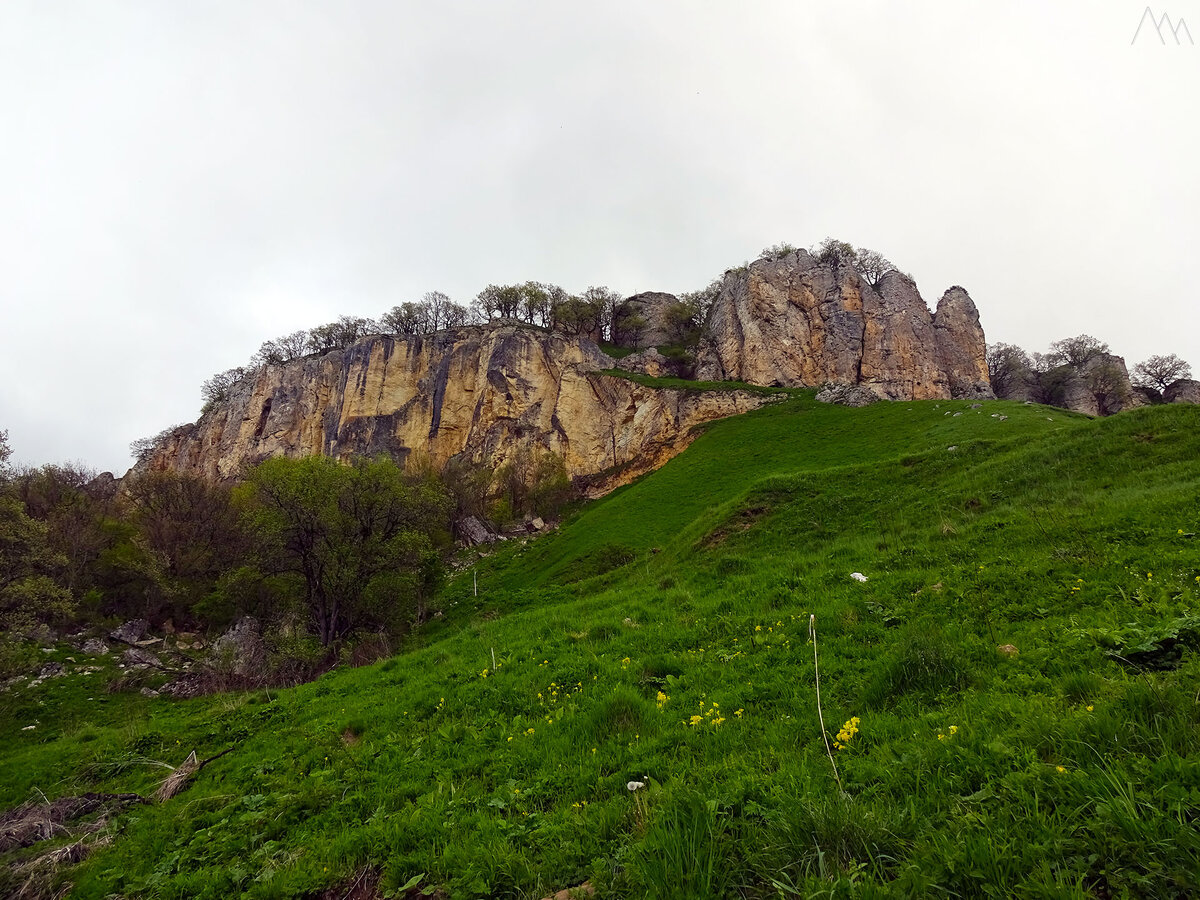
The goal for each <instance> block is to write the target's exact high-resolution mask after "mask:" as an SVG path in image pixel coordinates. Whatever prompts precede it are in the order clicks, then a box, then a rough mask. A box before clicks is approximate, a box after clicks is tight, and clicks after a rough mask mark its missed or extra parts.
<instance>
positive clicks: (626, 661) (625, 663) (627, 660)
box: [621, 656, 632, 669]
mask: <svg viewBox="0 0 1200 900" xmlns="http://www.w3.org/2000/svg"><path fill="white" fill-rule="evenodd" d="M630 662H632V660H631V659H630V658H629V657H628V656H627V657H625V658H624V659H623V660H621V668H622V669H628V668H629V663H630Z"/></svg>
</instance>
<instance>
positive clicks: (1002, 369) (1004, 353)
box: [987, 343, 1033, 398]
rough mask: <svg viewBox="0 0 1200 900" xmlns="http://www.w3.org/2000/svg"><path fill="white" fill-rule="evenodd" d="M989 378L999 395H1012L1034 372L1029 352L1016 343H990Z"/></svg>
mask: <svg viewBox="0 0 1200 900" xmlns="http://www.w3.org/2000/svg"><path fill="white" fill-rule="evenodd" d="M987 367H988V378H989V379H990V380H991V382H992V390H993V391H995V392H996V396H997V397H1001V398H1007V397H1011V396H1012V394H1013V392H1014V391H1015V389H1016V388H1018V387H1019V386H1020V385H1021V384H1022V382H1024V381H1025V380H1026V379H1027V378H1028V377H1029V376H1030V375H1031V374H1032V373H1033V361H1032V360H1030V358H1029V354H1028V353H1026V352H1025V351H1024V350H1022V349H1021V348H1020V347H1018V346H1016V345H1015V344H1004V343H996V344H988V347H987Z"/></svg>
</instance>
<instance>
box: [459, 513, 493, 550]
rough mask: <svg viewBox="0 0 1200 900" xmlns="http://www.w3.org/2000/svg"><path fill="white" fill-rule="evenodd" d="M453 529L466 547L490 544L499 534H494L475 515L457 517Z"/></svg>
mask: <svg viewBox="0 0 1200 900" xmlns="http://www.w3.org/2000/svg"><path fill="white" fill-rule="evenodd" d="M455 531H457V532H458V536H459V539H460V540H461V541H462V542H463V543H464V544H466V545H467V546H468V547H476V546H478V545H480V544H491V543H494V542H496V541H498V540H500V536H499V535H497V534H494V533H493V532H492V531H491V530H490V529H489V528H488V527H487V526H486V525H484V524H483V522H482V521H481V520H480V519H479V518H477V517H476V516H466V517H465V518H462V519H459V520H458V523H457V524H456V525H455Z"/></svg>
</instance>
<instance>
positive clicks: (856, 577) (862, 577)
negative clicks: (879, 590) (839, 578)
mask: <svg viewBox="0 0 1200 900" xmlns="http://www.w3.org/2000/svg"><path fill="white" fill-rule="evenodd" d="M850 577H851V578H853V579H854V580H855V581H866V580H867V576H866V575H864V574H863V573H862V572H851V573H850Z"/></svg>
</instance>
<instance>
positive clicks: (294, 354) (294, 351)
mask: <svg viewBox="0 0 1200 900" xmlns="http://www.w3.org/2000/svg"><path fill="white" fill-rule="evenodd" d="M308 352H309V350H308V332H307V331H303V330H301V331H293V332H292V333H291V334H285V335H283V336H282V337H278V338H275V339H274V340H270V341H265V342H264V343H263V345H262V346H261V347H259V348H258V352H257V353H256V354H254V356H253V357H252V358H251V360H250V365H251V367H254V368H257V367H258V366H263V365H268V366H278V365H282V364H283V363H286V362H291V361H292V360H293V359H299V358H300V357H301V356H305V355H306V354H307V353H308Z"/></svg>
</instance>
